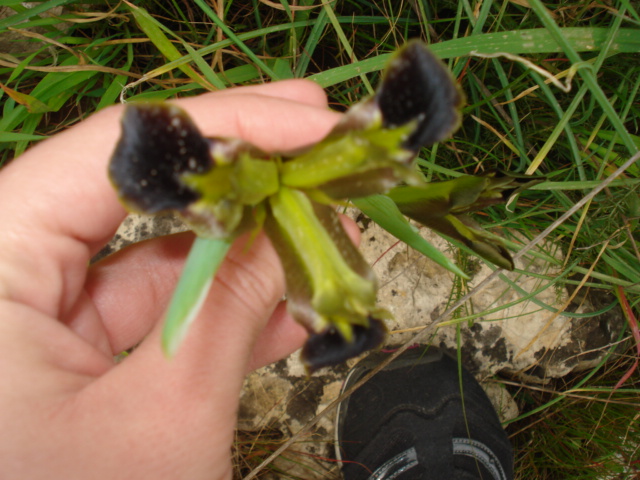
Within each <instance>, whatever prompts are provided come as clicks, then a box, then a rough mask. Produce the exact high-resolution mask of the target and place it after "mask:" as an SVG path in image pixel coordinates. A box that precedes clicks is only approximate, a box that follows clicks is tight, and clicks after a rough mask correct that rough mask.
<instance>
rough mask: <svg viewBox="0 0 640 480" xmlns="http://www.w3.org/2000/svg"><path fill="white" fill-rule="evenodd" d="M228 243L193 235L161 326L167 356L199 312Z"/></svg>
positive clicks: (163, 346) (229, 245)
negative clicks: (193, 238)
mask: <svg viewBox="0 0 640 480" xmlns="http://www.w3.org/2000/svg"><path fill="white" fill-rule="evenodd" d="M230 247H231V241H228V240H211V239H208V238H203V237H196V239H195V241H194V242H193V246H192V247H191V251H190V252H189V256H188V257H187V261H186V263H185V265H184V270H183V271H182V275H181V276H180V280H179V281H178V285H177V286H176V289H175V291H174V293H173V297H172V298H171V303H170V304H169V308H168V309H167V315H166V317H165V321H164V329H163V330H162V349H163V350H164V353H165V355H167V356H168V357H172V356H173V355H175V353H176V351H177V350H178V347H179V346H180V343H181V342H182V339H183V338H184V336H185V334H186V333H187V330H188V329H189V325H191V323H192V322H193V320H195V318H196V317H197V316H198V313H199V311H200V307H201V306H202V304H203V302H204V300H205V299H206V298H207V293H208V292H209V287H210V286H211V283H212V282H213V278H214V276H215V273H216V271H217V270H218V268H219V267H220V264H221V263H222V261H223V260H224V258H225V256H226V255H227V252H228V251H229V248H230Z"/></svg>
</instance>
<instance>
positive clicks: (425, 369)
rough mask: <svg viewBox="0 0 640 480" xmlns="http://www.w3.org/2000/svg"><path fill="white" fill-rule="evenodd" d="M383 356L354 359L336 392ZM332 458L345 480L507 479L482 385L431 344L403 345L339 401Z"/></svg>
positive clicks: (506, 460) (501, 442) (508, 462)
mask: <svg viewBox="0 0 640 480" xmlns="http://www.w3.org/2000/svg"><path fill="white" fill-rule="evenodd" d="M388 355H389V354H385V353H381V352H377V353H373V354H371V355H369V356H368V357H367V358H365V359H364V360H362V361H361V362H360V363H358V364H357V365H356V366H355V367H354V368H353V369H352V370H351V371H350V372H349V374H348V376H347V379H346V380H345V382H344V385H343V387H342V391H345V390H346V389H348V388H349V387H350V386H351V385H353V384H355V383H356V382H357V381H358V380H359V379H360V378H362V377H363V376H364V375H365V374H366V373H367V372H369V371H370V370H371V369H372V368H374V367H375V366H376V365H379V364H380V362H381V361H382V360H383V359H384V358H386V357H388ZM460 382H461V383H462V392H463V393H462V394H461V393H460ZM463 398H464V409H463V402H462V399H463ZM336 457H337V459H338V460H339V461H341V462H342V472H343V475H344V478H345V479H346V480H358V479H363V480H365V479H370V480H391V479H395V480H418V479H420V480H424V479H435V480H443V479H444V480H454V479H455V480H458V479H459V480H466V479H483V480H509V479H512V478H513V453H512V450H511V444H510V442H509V439H508V437H507V435H506V433H505V431H504V430H503V429H502V426H501V425H500V421H499V420H498V416H497V414H496V412H495V410H494V409H493V406H492V405H491V402H490V401H489V399H488V398H487V396H486V394H485V393H484V390H482V387H481V386H480V385H479V384H478V382H477V381H476V380H475V378H473V376H472V375H471V374H469V373H468V372H467V371H464V370H463V372H462V379H460V376H459V372H458V366H457V363H456V361H455V360H454V359H452V358H450V357H449V356H447V355H445V354H443V353H442V351H440V350H438V349H435V348H429V349H428V350H426V348H415V349H412V350H408V351H407V352H405V353H403V354H402V355H401V356H400V357H399V358H397V359H396V360H395V361H393V362H392V363H391V364H389V365H387V367H386V368H385V369H383V370H382V371H381V372H378V373H377V374H376V375H375V376H374V377H373V378H371V379H370V380H369V381H368V382H367V383H366V384H365V385H363V386H362V387H361V388H359V389H358V390H357V391H356V392H355V393H354V394H353V395H351V396H350V397H349V398H347V399H346V400H344V401H343V402H342V403H341V404H340V406H339V407H338V412H337V425H336Z"/></svg>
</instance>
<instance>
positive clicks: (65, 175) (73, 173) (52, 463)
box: [0, 81, 354, 479]
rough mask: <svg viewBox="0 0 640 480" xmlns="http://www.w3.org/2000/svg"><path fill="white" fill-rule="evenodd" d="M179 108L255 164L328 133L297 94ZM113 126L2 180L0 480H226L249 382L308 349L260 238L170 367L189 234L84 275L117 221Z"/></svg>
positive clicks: (331, 117) (216, 292) (225, 276)
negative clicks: (110, 171) (168, 313)
mask: <svg viewBox="0 0 640 480" xmlns="http://www.w3.org/2000/svg"><path fill="white" fill-rule="evenodd" d="M178 103H179V105H180V106H181V107H182V108H184V109H185V110H186V111H187V112H188V113H189V115H190V116H191V117H192V118H193V119H194V120H195V122H196V124H197V125H198V126H199V128H200V129H201V131H202V132H203V134H204V135H211V136H212V135H216V136H230V137H239V138H243V139H245V140H248V141H249V142H251V143H254V144H255V145H256V146H258V147H260V148H262V149H263V150H266V151H273V150H277V151H286V150H290V149H295V148H298V147H301V146H304V145H306V144H309V143H313V142H315V141H317V140H319V139H321V138H322V137H323V136H324V135H325V134H326V133H327V132H328V131H329V130H330V129H331V128H332V127H333V125H334V124H335V123H336V122H337V120H338V115H337V114H335V113H332V112H330V111H329V110H328V109H327V108H326V97H325V95H324V93H323V92H322V90H321V89H320V88H319V87H317V86H316V85H314V84H312V83H310V82H306V81H285V82H279V83H273V84H269V85H262V86H258V87H245V88H239V89H233V90H229V91H226V92H217V93H213V94H206V95H202V96H200V97H197V98H192V99H185V100H180V101H179V102H178ZM122 111H123V110H122V108H121V107H112V108H110V109H106V110H104V111H102V112H100V113H98V114H96V115H94V116H93V117H91V118H90V119H89V120H87V121H85V122H83V123H82V124H80V125H78V126H76V127H74V128H72V129H70V130H68V131H66V132H64V133H62V134H59V135H57V136H54V137H52V138H51V139H49V140H46V141H44V142H42V143H40V144H39V145H37V146H35V147H34V148H32V149H30V150H29V151H28V152H26V153H25V154H24V155H23V156H22V157H21V158H18V159H16V160H15V161H14V162H13V163H11V164H10V165H8V166H7V167H5V168H4V169H3V171H1V172H0V205H2V207H3V208H2V209H0V224H1V225H2V226H3V234H2V235H1V236H0V352H1V353H0V355H1V356H2V357H1V358H2V360H1V361H0V391H1V392H2V394H1V395H0V425H2V433H3V434H2V436H1V438H0V477H1V478H3V479H5V478H6V479H10V478H20V479H24V478H29V479H39V478H68V479H74V478H82V479H84V478H119V479H122V478H136V479H139V478H154V479H162V478H172V479H174V478H189V479H197V478H207V479H210V478H230V476H231V462H230V446H231V443H232V440H233V432H234V428H235V423H236V411H237V408H238V397H239V393H240V389H241V386H242V381H243V378H244V375H245V373H246V372H247V371H249V370H251V369H255V368H258V367H260V366H262V365H265V364H268V363H270V362H273V361H275V360H277V359H279V358H282V357H283V356H285V355H287V354H289V353H291V352H292V351H293V350H295V349H296V348H298V347H299V346H300V345H301V344H302V342H303V340H304V338H305V336H306V334H305V332H304V330H303V329H302V328H301V327H300V326H299V325H297V324H296V323H295V322H293V320H292V319H291V318H290V317H289V316H288V315H287V314H286V312H285V306H284V304H283V303H282V302H280V299H281V298H282V295H283V293H284V276H283V273H282V269H281V267H280V264H279V261H278V257H277V255H276V254H275V252H274V251H273V249H272V247H271V245H270V244H269V242H268V240H267V239H266V237H264V236H263V235H260V236H259V237H258V238H257V239H255V240H254V241H253V242H252V243H251V246H250V248H248V249H247V248H246V243H247V237H244V238H241V239H239V240H238V241H237V242H236V244H235V245H234V247H233V248H232V249H231V251H230V252H229V254H228V256H227V259H226V260H225V262H224V263H223V265H222V267H221V268H220V270H219V271H218V273H217V276H216V280H215V282H214V284H213V286H212V289H211V292H210V295H209V297H208V299H207V301H206V302H205V305H204V306H203V308H202V311H201V313H200V315H199V317H198V318H197V319H196V321H195V322H194V323H193V325H192V326H191V327H190V330H189V333H188V335H187V337H186V339H185V341H184V342H183V344H182V346H181V348H180V350H179V351H178V353H177V355H176V356H175V357H174V358H172V359H167V358H166V357H165V356H164V355H163V354H162V351H161V346H160V333H161V329H162V325H161V322H160V320H161V319H162V316H163V313H164V311H165V308H166V307H167V304H168V301H169V299H170V297H171V293H172V291H173V288H174V286H175V284H176V281H177V277H178V276H179V274H180V270H181V267H182V264H183V262H184V257H185V255H186V253H187V251H188V249H189V247H190V245H191V242H192V241H193V235H192V234H189V233H186V234H179V235H174V236H170V237H164V238H160V239H154V240H151V241H147V242H143V243H141V244H138V245H134V246H132V247H129V248H127V249H125V250H123V251H121V252H118V253H117V254H114V255H112V256H110V257H107V258H106V259H105V260H103V261H101V262H99V263H97V264H95V265H94V266H92V267H90V268H87V265H88V263H89V260H90V259H91V257H92V256H93V255H94V254H95V253H97V252H98V251H99V249H100V248H101V247H102V246H103V245H104V244H105V243H106V242H107V241H108V240H109V239H110V238H111V236H112V235H113V233H114V232H115V230H116V228H117V226H118V225H119V224H120V222H121V221H122V219H123V218H124V216H125V215H126V212H125V211H124V209H123V208H122V206H121V205H120V204H119V202H118V200H117V198H116V194H115V192H114V190H113V189H112V187H111V185H110V184H109V182H108V179H107V175H106V171H107V163H108V161H109V157H110V155H111V153H112V151H113V147H114V145H115V143H116V140H117V137H118V135H119V119H120V117H121V115H122ZM351 227H352V228H350V230H351V232H352V233H353V231H354V229H353V226H351ZM137 344H139V346H138V347H137V348H136V349H135V350H134V352H133V353H132V354H131V355H130V356H128V357H127V358H126V359H125V360H124V361H123V362H121V363H120V364H118V365H115V364H114V361H113V356H114V355H115V354H118V353H120V352H121V351H123V350H126V349H128V348H130V347H132V346H135V345H137Z"/></svg>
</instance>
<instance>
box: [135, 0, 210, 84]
mask: <svg viewBox="0 0 640 480" xmlns="http://www.w3.org/2000/svg"><path fill="white" fill-rule="evenodd" d="M127 5H128V6H129V8H130V9H131V12H132V13H133V17H134V18H135V20H136V23H137V24H138V26H140V28H141V29H142V31H143V32H144V33H145V34H146V35H147V37H149V40H151V43H153V44H154V45H155V46H156V48H157V49H158V50H160V52H161V53H162V55H164V56H165V57H166V58H167V59H168V60H169V61H171V60H177V59H178V58H180V57H182V54H181V53H180V52H179V51H178V49H177V48H176V47H175V46H174V45H173V43H171V41H170V40H169V39H168V38H167V36H166V35H165V34H164V33H163V32H162V28H164V27H162V25H160V24H159V23H158V21H157V20H156V19H155V18H153V17H152V16H151V15H150V14H149V12H147V11H146V10H145V9H143V8H142V7H136V6H135V5H132V4H127ZM161 27H162V28H161ZM192 59H193V58H192ZM178 68H179V69H180V70H182V72H184V74H185V75H187V76H188V77H189V78H190V79H191V80H193V81H194V82H196V83H197V84H199V85H201V86H202V87H203V88H205V89H207V90H214V88H212V86H211V85H210V84H209V83H208V82H206V81H205V80H204V78H202V76H200V75H199V74H198V73H197V72H196V71H195V70H194V69H193V68H192V67H191V66H190V65H179V66H178Z"/></svg>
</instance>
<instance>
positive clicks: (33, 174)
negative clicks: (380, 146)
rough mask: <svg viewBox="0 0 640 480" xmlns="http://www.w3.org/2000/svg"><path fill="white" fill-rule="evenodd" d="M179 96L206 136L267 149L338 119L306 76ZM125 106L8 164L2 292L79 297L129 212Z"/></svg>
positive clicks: (56, 303)
mask: <svg viewBox="0 0 640 480" xmlns="http://www.w3.org/2000/svg"><path fill="white" fill-rule="evenodd" d="M242 90H244V92H243V91H242ZM302 100H305V101H306V103H301V101H302ZM179 104H180V105H181V106H182V107H183V108H185V109H186V110H187V112H188V113H189V114H190V115H191V116H192V117H193V119H194V121H195V123H196V124H197V125H198V126H199V128H200V129H201V131H202V133H203V134H204V135H207V136H212V135H218V136H235V137H240V138H243V139H245V140H248V141H249V142H252V143H254V144H256V145H257V146H258V147H260V148H262V149H263V150H286V149H294V148H297V147H300V146H303V145H305V144H307V143H311V142H314V141H317V140H318V139H320V138H322V136H324V135H325V134H326V133H327V131H328V130H329V129H330V128H331V127H332V126H333V124H334V123H335V121H336V116H335V115H336V114H334V113H331V112H329V111H328V110H327V109H326V99H325V98H324V97H323V94H322V92H321V90H320V89H319V87H317V86H316V85H314V84H312V83H310V82H302V81H290V82H283V83H280V84H272V85H265V86H260V87H248V88H246V89H238V90H236V91H230V92H228V93H227V92H219V93H212V94H206V95H202V96H200V97H197V98H193V99H187V100H184V101H180V102H179ZM121 115H122V107H120V106H118V107H112V108H109V109H106V110H104V111H102V112H99V113H98V114H96V115H94V116H93V117H91V118H90V119H89V120H87V121H85V122H82V123H81V124H80V125H78V126H76V127H74V128H72V129H70V130H69V131H67V132H64V133H62V134H59V135H56V136H54V137H52V138H51V139H49V140H46V141H44V142H42V143H41V144H38V145H36V146H35V147H34V148H32V149H31V150H29V151H28V152H27V153H26V154H25V155H23V156H22V157H21V158H18V159H16V160H15V161H14V162H13V163H12V164H10V165H9V166H8V167H6V168H5V169H4V170H3V171H2V174H1V175H0V204H2V205H4V206H5V208H3V209H1V211H0V221H1V222H2V224H3V225H4V226H5V235H4V236H3V237H2V238H1V239H0V296H5V297H7V298H11V299H13V300H17V301H21V302H23V303H26V304H30V305H32V306H34V307H36V308H38V309H39V310H41V311H43V312H44V313H47V314H49V315H53V316H60V315H62V314H63V313H64V312H65V311H67V309H68V308H69V307H70V305H72V304H74V303H75V300H76V298H77V297H76V296H77V295H78V294H79V292H80V288H81V286H82V284H83V283H84V279H85V275H86V265H87V263H88V261H89V259H90V258H91V256H92V255H93V254H94V253H95V252H96V251H97V250H98V249H99V248H100V247H101V246H102V245H104V243H106V241H107V240H108V239H109V238H110V237H111V236H112V235H113V233H114V231H115V229H116V228H117V226H118V225H119V224H120V222H121V221H122V219H123V218H124V216H125V214H126V212H125V211H124V209H123V207H122V206H121V205H120V203H119V201H118V200H117V197H116V194H115V192H114V190H113V188H112V187H111V185H110V183H109V181H108V178H107V175H106V170H107V163H108V161H109V158H110V156H111V153H112V150H113V147H114V145H115V143H116V141H117V138H118V135H119V125H118V124H119V118H120V117H121ZM9 206H10V207H9ZM45 292H49V293H52V295H45Z"/></svg>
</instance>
